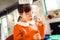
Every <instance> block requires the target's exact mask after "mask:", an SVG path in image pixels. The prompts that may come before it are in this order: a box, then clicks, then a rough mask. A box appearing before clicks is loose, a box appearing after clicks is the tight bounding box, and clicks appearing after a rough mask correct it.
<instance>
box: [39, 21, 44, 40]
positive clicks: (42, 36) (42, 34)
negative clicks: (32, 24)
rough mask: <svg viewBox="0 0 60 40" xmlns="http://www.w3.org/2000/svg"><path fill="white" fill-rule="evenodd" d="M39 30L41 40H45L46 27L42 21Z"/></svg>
mask: <svg viewBox="0 0 60 40" xmlns="http://www.w3.org/2000/svg"><path fill="white" fill-rule="evenodd" d="M38 30H39V32H40V35H41V39H44V25H43V23H42V21H40V22H39V23H38Z"/></svg>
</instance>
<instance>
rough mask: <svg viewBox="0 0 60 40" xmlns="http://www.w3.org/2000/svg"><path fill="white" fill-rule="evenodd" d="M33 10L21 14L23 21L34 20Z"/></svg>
mask: <svg viewBox="0 0 60 40" xmlns="http://www.w3.org/2000/svg"><path fill="white" fill-rule="evenodd" d="M32 14H33V13H32V11H29V12H26V13H25V12H24V13H23V14H20V16H21V17H22V20H23V21H31V20H32Z"/></svg>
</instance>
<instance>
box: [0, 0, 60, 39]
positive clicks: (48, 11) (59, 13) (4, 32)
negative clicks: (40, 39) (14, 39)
mask: <svg viewBox="0 0 60 40" xmlns="http://www.w3.org/2000/svg"><path fill="white" fill-rule="evenodd" d="M59 1H60V0H33V2H32V5H33V13H36V14H34V16H36V17H39V18H40V19H42V21H43V23H44V28H45V29H44V30H45V35H47V36H46V38H47V37H48V36H49V35H55V34H59V35H60V31H59V30H60V3H59ZM17 6H18V0H0V39H1V40H5V39H6V38H8V37H9V36H10V35H12V34H13V28H14V25H15V24H16V23H17V19H18V17H19V15H18V10H17ZM59 37H60V36H59Z"/></svg>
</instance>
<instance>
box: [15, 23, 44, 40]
mask: <svg viewBox="0 0 60 40" xmlns="http://www.w3.org/2000/svg"><path fill="white" fill-rule="evenodd" d="M30 26H31V27H32V28H33V26H34V25H31V24H29V26H27V27H25V26H22V25H19V24H16V25H15V26H14V40H34V39H36V37H35V36H38V37H37V40H38V39H44V25H43V24H42V25H40V24H39V23H38V25H37V24H36V25H35V26H37V30H34V29H32V28H31V27H30ZM35 26H34V27H35ZM39 37H40V38H39Z"/></svg>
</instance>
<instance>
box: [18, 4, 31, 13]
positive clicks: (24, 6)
mask: <svg viewBox="0 0 60 40" xmlns="http://www.w3.org/2000/svg"><path fill="white" fill-rule="evenodd" d="M29 11H31V6H30V4H18V12H19V13H23V12H25V13H26V12H29Z"/></svg>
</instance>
